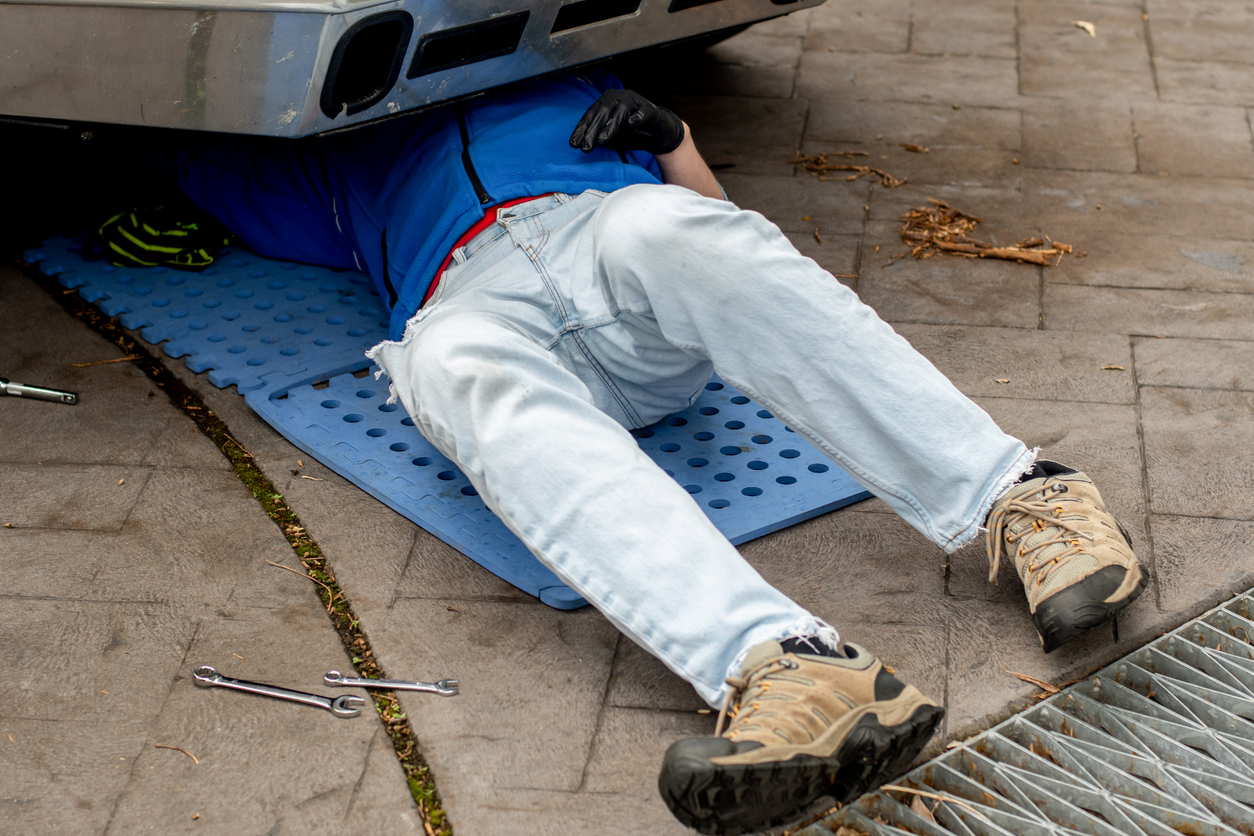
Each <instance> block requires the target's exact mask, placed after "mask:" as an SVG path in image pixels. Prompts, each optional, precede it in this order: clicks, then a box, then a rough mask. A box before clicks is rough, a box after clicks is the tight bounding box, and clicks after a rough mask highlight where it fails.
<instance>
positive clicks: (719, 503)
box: [706, 499, 731, 508]
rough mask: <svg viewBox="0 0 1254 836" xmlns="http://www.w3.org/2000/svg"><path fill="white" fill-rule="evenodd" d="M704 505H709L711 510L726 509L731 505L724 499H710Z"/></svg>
mask: <svg viewBox="0 0 1254 836" xmlns="http://www.w3.org/2000/svg"><path fill="white" fill-rule="evenodd" d="M706 505H709V506H710V507H711V508H726V507H727V506H728V505H731V503H730V502H728V501H727V500H726V499H711V500H710V501H709V502H707V503H706Z"/></svg>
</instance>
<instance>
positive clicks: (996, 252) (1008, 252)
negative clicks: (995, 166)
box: [901, 198, 1073, 267]
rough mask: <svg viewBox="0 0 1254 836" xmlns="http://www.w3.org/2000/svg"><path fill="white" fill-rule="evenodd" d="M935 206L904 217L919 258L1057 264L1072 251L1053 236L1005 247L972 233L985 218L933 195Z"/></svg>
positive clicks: (907, 238)
mask: <svg viewBox="0 0 1254 836" xmlns="http://www.w3.org/2000/svg"><path fill="white" fill-rule="evenodd" d="M928 203H930V204H932V205H931V206H920V207H919V208H917V209H911V210H910V211H909V212H907V213H906V214H904V215H902V216H901V220H902V221H903V226H902V228H901V240H902V242H904V243H905V244H906V245H907V246H909V247H910V254H911V255H913V256H914V257H915V258H931V257H932V256H933V255H935V254H936V253H938V252H939V253H944V254H947V255H955V256H959V257H961V258H997V259H1001V260H1003V261H1017V262H1020V263H1024V264H1037V265H1040V266H1042V267H1056V266H1058V263H1059V262H1060V261H1061V260H1062V257H1063V255H1064V254H1066V253H1069V252H1071V251H1072V249H1073V248H1072V246H1071V245H1070V244H1063V243H1061V242H1059V241H1051V240H1050V239H1049V238H1025V239H1023V240H1022V241H1020V242H1019V243H1018V244H1016V245H1014V246H1012V247H1003V246H998V245H996V244H991V243H989V242H988V241H981V240H979V239H978V238H972V237H971V236H970V235H969V234H968V233H970V232H972V231H973V230H974V229H975V228H976V227H977V226H979V224H980V222H981V221H982V220H983V218H977V217H976V216H974V215H968V214H967V213H966V212H963V211H961V210H958V209H955V208H954V207H952V206H950V205H949V204H948V203H946V202H945V201H943V200H936V199H935V198H929V199H928Z"/></svg>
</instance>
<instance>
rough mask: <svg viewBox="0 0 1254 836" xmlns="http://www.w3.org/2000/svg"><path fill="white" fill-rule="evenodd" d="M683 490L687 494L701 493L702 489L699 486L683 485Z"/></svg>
mask: <svg viewBox="0 0 1254 836" xmlns="http://www.w3.org/2000/svg"><path fill="white" fill-rule="evenodd" d="M684 490H686V491H687V492H688V493H701V490H702V488H701V486H700V485H684Z"/></svg>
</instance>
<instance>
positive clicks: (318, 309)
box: [305, 305, 327, 313]
mask: <svg viewBox="0 0 1254 836" xmlns="http://www.w3.org/2000/svg"><path fill="white" fill-rule="evenodd" d="M326 309H327V307H326V305H310V306H309V307H307V308H305V310H307V311H309V312H310V313H322V312H323V311H325V310H326Z"/></svg>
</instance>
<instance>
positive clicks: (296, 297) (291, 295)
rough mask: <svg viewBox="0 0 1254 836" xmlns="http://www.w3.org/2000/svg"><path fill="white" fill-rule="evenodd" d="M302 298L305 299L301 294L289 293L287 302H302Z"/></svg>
mask: <svg viewBox="0 0 1254 836" xmlns="http://www.w3.org/2000/svg"><path fill="white" fill-rule="evenodd" d="M304 298H305V294H303V293H289V294H287V301H289V302H300V301H302V300H303V299H304Z"/></svg>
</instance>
